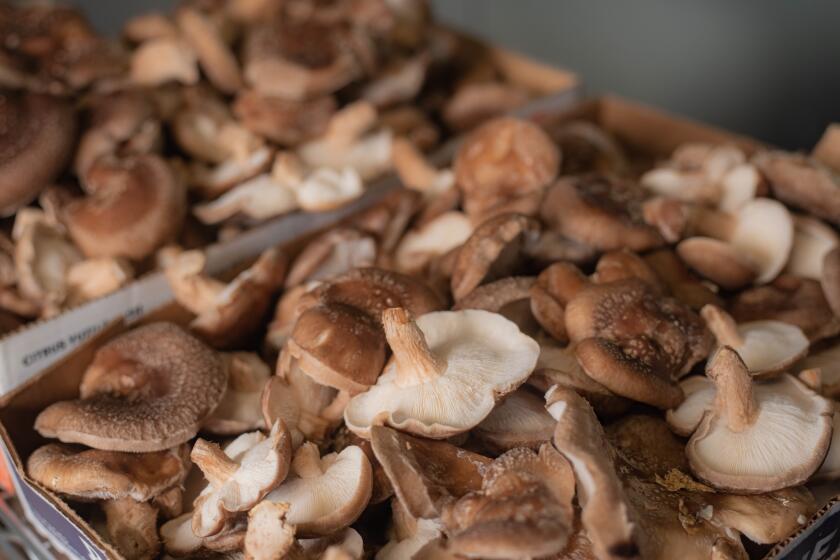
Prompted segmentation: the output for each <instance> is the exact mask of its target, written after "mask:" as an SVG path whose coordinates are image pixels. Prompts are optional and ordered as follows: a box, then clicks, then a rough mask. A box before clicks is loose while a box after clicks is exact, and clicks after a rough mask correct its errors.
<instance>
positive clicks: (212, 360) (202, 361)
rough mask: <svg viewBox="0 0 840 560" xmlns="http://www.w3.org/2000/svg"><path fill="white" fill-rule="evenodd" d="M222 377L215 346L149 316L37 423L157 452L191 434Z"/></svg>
mask: <svg viewBox="0 0 840 560" xmlns="http://www.w3.org/2000/svg"><path fill="white" fill-rule="evenodd" d="M226 383H227V379H226V375H225V369H224V365H223V364H222V361H221V359H220V358H219V356H218V355H217V354H216V353H215V352H214V351H213V350H211V349H210V348H208V347H207V346H205V345H204V344H203V343H201V342H200V341H199V340H197V339H196V338H194V337H192V336H190V335H189V334H187V333H186V332H184V331H183V330H182V329H181V328H179V327H177V326H175V325H173V324H171V323H153V324H150V325H146V326H143V327H139V328H137V329H134V330H132V331H130V332H128V333H126V334H123V335H121V336H119V337H117V338H115V339H113V340H111V341H110V342H108V343H107V344H105V345H104V346H102V347H101V348H100V349H99V350H98V351H97V353H96V356H95V357H94V360H93V362H92V363H91V365H90V366H89V367H88V370H87V372H86V373H85V376H84V378H83V380H82V385H81V390H80V393H81V399H79V400H74V401H61V402H57V403H55V404H52V405H50V406H48V407H47V408H46V409H44V410H43V411H42V412H41V414H39V415H38V418H37V419H36V420H35V429H36V430H37V431H38V433H40V434H41V435H42V436H44V437H52V438H57V439H59V440H61V441H64V442H67V443H81V444H84V445H87V446H90V447H93V448H95V449H103V450H114V451H128V452H134V453H137V452H151V451H162V450H164V449H169V448H170V447H173V446H175V445H178V444H181V443H184V442H186V441H188V440H189V439H191V438H193V437H194V436H195V435H196V433H197V432H198V429H199V427H200V425H201V423H202V422H203V421H204V419H205V418H206V417H207V416H208V415H209V414H210V413H211V412H213V410H214V409H215V408H216V406H217V405H218V404H219V402H220V401H221V399H222V395H223V394H224V391H225V386H226Z"/></svg>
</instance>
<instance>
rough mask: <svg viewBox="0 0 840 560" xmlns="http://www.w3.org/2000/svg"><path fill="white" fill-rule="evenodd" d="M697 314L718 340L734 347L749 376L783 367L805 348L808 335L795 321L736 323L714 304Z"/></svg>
mask: <svg viewBox="0 0 840 560" xmlns="http://www.w3.org/2000/svg"><path fill="white" fill-rule="evenodd" d="M700 314H701V315H702V316H703V319H704V320H705V321H706V325H707V326H708V327H709V330H711V331H712V333H713V334H714V335H715V338H717V341H718V344H719V345H720V346H729V347H730V348H732V349H733V350H735V351H736V352H737V353H738V355H739V356H740V357H741V359H742V360H743V361H744V363H745V364H746V366H747V369H748V370H749V372H750V375H752V376H753V377H764V376H772V375H774V374H777V373H779V372H782V371H785V370H786V369H788V368H789V367H790V366H791V365H793V364H794V363H795V362H797V361H798V360H800V359H801V358H802V357H803V356H804V355H805V354H806V353H807V352H808V347H809V342H808V338H807V337H806V336H805V333H803V332H802V329H800V328H799V327H797V326H796V325H791V324H789V323H784V322H782V321H750V322H747V323H741V324H737V323H736V322H735V320H734V319H733V318H732V317H731V316H730V315H729V314H728V313H726V312H725V311H724V310H723V309H721V308H719V307H717V306H714V305H707V306H706V307H704V308H703V309H702V310H701V311H700Z"/></svg>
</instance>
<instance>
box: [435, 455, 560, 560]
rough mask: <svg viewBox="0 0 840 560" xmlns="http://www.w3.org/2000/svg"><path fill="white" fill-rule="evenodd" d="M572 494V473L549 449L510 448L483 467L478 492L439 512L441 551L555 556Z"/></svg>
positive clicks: (471, 555) (490, 555) (477, 555)
mask: <svg viewBox="0 0 840 560" xmlns="http://www.w3.org/2000/svg"><path fill="white" fill-rule="evenodd" d="M574 493H575V477H574V474H573V472H572V469H571V468H570V467H569V463H568V462H567V461H566V460H565V459H564V458H563V456H562V455H560V454H559V453H558V452H557V450H555V449H554V448H553V447H552V446H551V444H544V445H543V446H542V447H540V449H539V452H535V451H533V450H530V449H525V448H516V449H512V450H510V451H508V452H506V453H504V454H503V455H501V456H500V457H498V458H497V459H496V460H494V461H493V462H492V463H491V464H490V465H488V467H487V469H486V470H485V473H484V480H483V484H482V488H481V491H480V492H473V493H470V494H467V495H466V496H464V497H463V498H461V499H460V500H459V501H458V502H456V503H455V504H453V505H451V506H450V507H448V508H447V509H446V511H444V514H443V520H444V523H445V524H446V525H447V527H448V529H449V531H448V533H449V540H448V542H447V548H448V549H449V550H451V551H452V552H454V553H455V554H458V555H462V556H466V557H468V558H516V557H527V558H537V557H546V556H551V555H554V554H557V553H559V552H560V551H562V550H563V549H564V548H565V547H566V544H567V542H568V539H569V536H570V533H571V532H572V525H573V522H574V510H573V509H572V498H573V497H574Z"/></svg>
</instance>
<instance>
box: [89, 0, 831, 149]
mask: <svg viewBox="0 0 840 560" xmlns="http://www.w3.org/2000/svg"><path fill="white" fill-rule="evenodd" d="M77 3H78V4H80V5H82V6H83V7H86V8H88V9H89V11H90V13H91V17H92V18H93V19H94V21H95V22H96V23H97V24H98V25H101V26H103V28H107V27H109V26H110V27H112V28H113V22H118V21H120V19H121V17H122V15H121V14H124V13H125V12H126V11H133V12H136V11H138V10H147V9H152V8H154V7H155V6H167V5H171V2H169V1H166V0H151V1H150V0H121V1H108V0H77ZM434 4H435V7H436V9H437V12H438V14H439V15H440V17H441V18H442V19H446V20H448V21H450V22H452V23H454V24H456V25H458V26H460V27H462V28H464V29H467V30H470V31H472V32H474V33H476V34H479V35H482V36H484V37H488V38H491V39H493V40H494V41H498V42H500V43H503V44H505V45H508V46H510V47H512V48H514V49H517V50H520V51H523V52H526V53H529V54H531V55H532V56H534V57H537V58H540V59H542V60H545V61H548V62H552V63H555V64H559V65H562V66H566V67H568V68H570V69H573V70H576V71H577V72H578V73H580V75H582V76H583V78H584V80H585V82H586V84H587V86H588V90H589V91H590V92H593V93H597V92H606V91H610V92H616V93H619V94H621V95H625V96H628V97H632V98H635V99H638V100H641V101H645V102H648V103H652V104H655V105H658V106H662V107H666V108H668V109H671V110H673V111H676V112H680V113H683V114H686V115H689V116H692V117H695V118H698V119H701V120H704V121H707V122H710V123H715V124H718V125H722V126H725V127H728V128H730V129H733V130H736V131H740V132H744V133H747V134H751V135H754V136H757V137H759V138H761V139H764V140H766V141H769V142H773V143H776V144H779V145H782V146H786V147H792V148H807V147H810V146H811V145H812V144H813V143H814V142H815V141H816V139H817V138H818V137H819V135H820V133H821V131H822V129H823V128H824V127H825V124H826V123H828V122H829V121H831V120H840V103H838V100H839V99H840V64H838V63H840V26H838V23H840V2H837V1H836V0H835V1H832V0H824V1H818V0H738V1H732V0H434Z"/></svg>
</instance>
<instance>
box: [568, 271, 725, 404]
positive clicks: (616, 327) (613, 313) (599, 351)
mask: <svg viewBox="0 0 840 560" xmlns="http://www.w3.org/2000/svg"><path fill="white" fill-rule="evenodd" d="M566 329H567V331H568V334H569V339H570V340H571V341H572V342H574V343H575V344H576V347H575V354H576V355H577V358H578V361H579V362H580V364H581V367H583V369H584V371H586V373H587V375H589V376H590V377H592V378H593V379H595V380H596V381H597V382H599V383H601V384H602V385H604V386H605V387H606V388H607V389H609V390H610V391H612V392H613V393H615V394H617V395H620V396H624V397H629V398H631V399H634V400H638V401H641V402H645V403H648V404H651V405H654V406H658V407H660V408H666V409H667V408H673V407H674V406H676V405H678V404H679V403H680V402H681V401H682V398H683V395H682V391H681V390H680V388H679V386H678V385H677V384H676V382H675V380H676V379H678V378H679V377H681V376H683V375H685V374H686V373H688V371H690V370H691V368H692V367H693V366H694V364H696V363H697V362H698V361H700V360H702V359H704V358H705V357H706V355H707V354H708V353H709V350H710V349H711V347H712V344H713V340H712V337H711V334H710V333H709V332H708V330H707V329H706V327H705V325H704V324H703V321H702V320H701V319H700V317H699V316H697V315H696V314H695V313H694V312H693V311H691V310H690V309H689V308H688V307H686V306H684V305H683V304H681V303H679V302H678V301H676V300H674V299H671V298H663V297H660V296H657V295H656V293H655V292H654V291H653V290H652V289H651V288H650V286H649V285H648V284H646V283H644V282H643V281H642V280H639V279H638V278H629V279H626V280H619V281H616V282H611V283H609V284H600V285H599V284H593V285H591V286H589V287H587V288H585V289H584V290H582V291H581V292H580V293H579V294H578V295H577V296H576V297H575V298H574V299H572V301H570V302H569V304H568V305H567V306H566Z"/></svg>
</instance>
